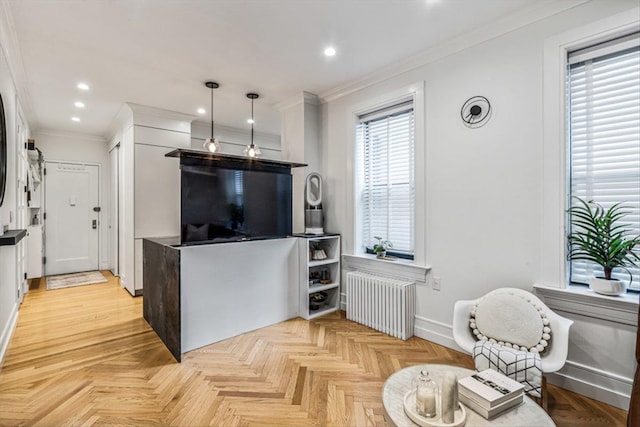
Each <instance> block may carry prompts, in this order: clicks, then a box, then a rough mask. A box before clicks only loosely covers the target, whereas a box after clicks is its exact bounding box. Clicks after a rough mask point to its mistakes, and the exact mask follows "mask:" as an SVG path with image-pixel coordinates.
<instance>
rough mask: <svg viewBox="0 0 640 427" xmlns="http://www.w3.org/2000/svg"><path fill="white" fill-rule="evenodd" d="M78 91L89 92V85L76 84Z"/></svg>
mask: <svg viewBox="0 0 640 427" xmlns="http://www.w3.org/2000/svg"><path fill="white" fill-rule="evenodd" d="M78 89H80V90H89V85H88V84H86V83H78Z"/></svg>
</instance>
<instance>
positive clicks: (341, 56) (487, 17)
mask: <svg viewBox="0 0 640 427" xmlns="http://www.w3.org/2000/svg"><path fill="white" fill-rule="evenodd" d="M552 1H553V0H209V1H206V0H181V1H178V0H4V2H5V9H7V7H6V5H7V4H8V10H9V11H10V14H11V16H10V19H12V20H13V25H14V28H15V36H16V39H17V43H18V48H19V51H20V54H21V56H22V64H21V65H22V67H23V70H21V72H22V75H23V76H24V78H25V84H24V85H23V86H24V87H25V88H26V89H25V90H26V93H24V94H22V97H23V99H25V100H26V102H25V101H23V103H24V104H25V109H26V110H27V114H28V115H29V121H30V125H31V126H32V130H34V131H38V130H56V131H72V132H82V133H85V134H92V135H100V136H104V137H108V136H110V135H108V133H109V129H110V125H111V124H112V122H113V119H114V117H115V116H116V114H117V112H118V110H119V109H120V107H121V106H122V104H123V103H125V102H133V103H137V104H143V105H148V106H152V107H157V108H162V109H166V110H172V111H177V112H181V113H187V114H193V115H194V116H198V113H197V112H196V110H197V109H198V108H199V107H204V108H205V109H206V110H207V112H206V114H204V116H199V119H198V120H202V121H204V122H208V121H209V106H210V89H207V88H206V87H205V86H204V82H205V81H207V80H214V81H216V82H218V83H219V84H220V88H219V89H216V90H215V91H214V99H213V102H214V108H213V115H214V120H215V122H216V123H219V124H224V125H227V126H234V127H239V128H245V127H248V126H249V125H248V124H247V123H246V119H247V118H248V117H249V116H250V112H251V101H250V100H249V99H247V98H246V96H245V95H246V93H247V92H252V91H255V92H257V93H259V94H260V98H259V99H257V100H256V101H255V120H256V124H255V127H256V131H263V132H269V133H273V134H279V133H280V120H279V112H278V111H277V109H276V108H274V106H275V105H276V104H279V103H282V102H286V101H287V100H289V99H291V98H292V97H294V96H296V95H299V94H301V92H302V91H308V92H311V93H315V94H320V95H321V94H323V93H327V92H328V91H331V90H333V89H336V88H339V87H342V86H345V85H347V84H349V83H350V82H354V81H357V80H360V79H363V78H365V77H367V76H368V75H371V74H372V73H373V72H375V71H377V70H380V69H382V68H385V67H389V66H392V65H393V64H395V63H397V62H399V61H401V60H403V59H405V58H408V57H411V56H413V55H417V54H419V53H421V52H424V51H426V50H429V49H430V48H433V47H434V46H436V45H438V44H442V43H444V42H446V41H447V40H451V39H453V38H456V37H460V36H461V35H463V34H465V33H468V32H470V31H472V30H474V29H477V28H480V27H485V26H487V25H490V24H491V23H492V22H495V21H496V20H499V19H504V18H505V17H508V16H509V15H511V14H514V13H516V12H521V11H522V10H523V9H525V8H531V7H534V6H544V5H545V4H549V3H551V2H552ZM329 45H331V46H334V47H335V49H336V50H337V54H336V55H335V56H333V57H326V56H325V55H324V54H323V50H324V49H325V47H327V46H329ZM78 82H86V83H88V84H89V85H90V90H89V91H87V92H83V91H80V90H79V89H77V88H76V84H77V83H78ZM75 101H82V102H84V103H85V105H86V106H85V108H84V109H78V108H76V107H74V102H75ZM72 116H77V117H78V118H80V122H72V121H71V117H72Z"/></svg>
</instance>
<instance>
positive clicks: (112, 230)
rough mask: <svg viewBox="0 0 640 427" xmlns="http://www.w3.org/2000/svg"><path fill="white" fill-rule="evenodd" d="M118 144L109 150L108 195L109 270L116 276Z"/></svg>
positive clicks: (117, 252)
mask: <svg viewBox="0 0 640 427" xmlns="http://www.w3.org/2000/svg"><path fill="white" fill-rule="evenodd" d="M119 152H120V144H118V145H116V146H115V147H113V149H112V150H111V151H110V152H109V167H110V169H111V183H110V189H109V190H110V197H109V200H110V201H111V203H110V204H109V208H110V212H109V251H110V253H111V272H112V273H113V275H114V276H118V275H119V274H120V273H119V265H118V261H119V260H120V256H119V247H120V244H119V241H118V240H119V239H118V238H119V235H120V233H119V232H118V224H119V222H120V221H119V218H120V197H119V180H120V153H119Z"/></svg>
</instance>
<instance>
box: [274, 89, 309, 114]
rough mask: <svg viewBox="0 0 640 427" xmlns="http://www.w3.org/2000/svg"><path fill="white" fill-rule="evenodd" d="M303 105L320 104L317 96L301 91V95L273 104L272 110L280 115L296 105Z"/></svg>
mask: <svg viewBox="0 0 640 427" xmlns="http://www.w3.org/2000/svg"><path fill="white" fill-rule="evenodd" d="M303 103H304V104H312V105H320V104H321V102H320V98H319V97H318V95H316V94H314V93H311V92H307V91H302V93H298V94H296V95H294V96H292V97H291V98H289V99H285V100H284V101H281V102H278V103H277V104H274V106H273V108H275V109H276V110H278V111H279V112H281V113H282V112H283V111H286V110H288V109H289V108H293V107H295V106H296V105H300V104H303Z"/></svg>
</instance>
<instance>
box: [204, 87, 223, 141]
mask: <svg viewBox="0 0 640 427" xmlns="http://www.w3.org/2000/svg"><path fill="white" fill-rule="evenodd" d="M204 85H205V86H206V87H208V88H209V89H211V137H210V138H207V139H206V140H205V141H204V144H203V145H202V146H203V147H204V149H205V150H207V151H208V152H210V153H218V152H220V142H218V140H217V139H216V138H214V137H213V90H214V89H218V88H219V87H220V85H219V84H218V83H216V82H206V83H205V84H204Z"/></svg>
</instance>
